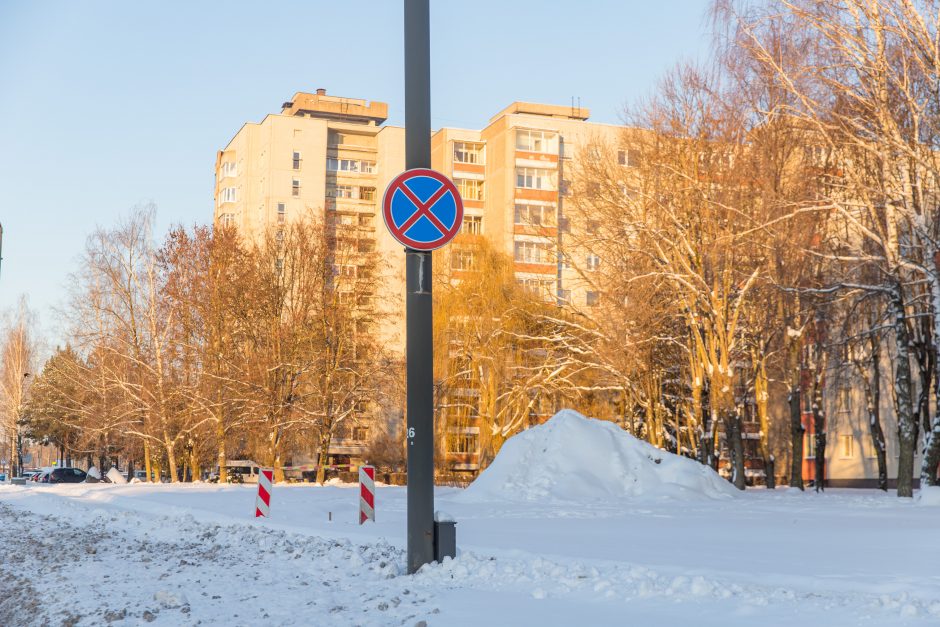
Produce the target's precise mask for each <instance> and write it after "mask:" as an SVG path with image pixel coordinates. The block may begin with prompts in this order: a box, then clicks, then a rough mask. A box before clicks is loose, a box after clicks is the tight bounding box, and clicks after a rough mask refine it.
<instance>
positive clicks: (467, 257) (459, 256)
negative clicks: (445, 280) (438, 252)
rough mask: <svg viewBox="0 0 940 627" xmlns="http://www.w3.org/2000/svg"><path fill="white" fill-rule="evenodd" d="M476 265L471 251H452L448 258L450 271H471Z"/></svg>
mask: <svg viewBox="0 0 940 627" xmlns="http://www.w3.org/2000/svg"><path fill="white" fill-rule="evenodd" d="M476 265H477V264H476V255H474V254H473V251H471V250H454V251H453V253H452V254H451V256H450V267H451V269H452V270H473V269H474V268H476Z"/></svg>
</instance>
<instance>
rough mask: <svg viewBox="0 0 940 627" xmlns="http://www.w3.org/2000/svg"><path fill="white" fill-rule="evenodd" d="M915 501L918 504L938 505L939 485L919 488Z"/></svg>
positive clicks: (939, 500) (939, 499)
mask: <svg viewBox="0 0 940 627" xmlns="http://www.w3.org/2000/svg"><path fill="white" fill-rule="evenodd" d="M917 502H918V504H920V505H927V506H940V486H937V485H928V486H924V487H923V488H921V489H920V494H918V495H917Z"/></svg>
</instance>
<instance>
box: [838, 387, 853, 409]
mask: <svg viewBox="0 0 940 627" xmlns="http://www.w3.org/2000/svg"><path fill="white" fill-rule="evenodd" d="M851 411H852V390H851V388H848V387H844V388H839V413H841V414H848V413H850V412H851Z"/></svg>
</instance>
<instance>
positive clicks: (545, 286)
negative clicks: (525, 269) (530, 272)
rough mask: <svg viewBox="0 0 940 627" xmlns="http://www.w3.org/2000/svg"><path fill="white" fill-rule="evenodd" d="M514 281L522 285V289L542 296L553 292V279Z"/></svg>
mask: <svg viewBox="0 0 940 627" xmlns="http://www.w3.org/2000/svg"><path fill="white" fill-rule="evenodd" d="M516 282H517V283H518V284H519V285H521V286H522V289H524V290H525V291H527V292H529V293H530V294H535V295H536V296H539V297H542V298H544V297H545V296H550V295H552V294H553V293H554V289H555V279H529V278H524V279H517V280H516Z"/></svg>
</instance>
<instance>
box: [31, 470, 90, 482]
mask: <svg viewBox="0 0 940 627" xmlns="http://www.w3.org/2000/svg"><path fill="white" fill-rule="evenodd" d="M86 476H87V475H86V474H85V471H84V470H81V469H80V468H53V469H52V470H46V471H44V472H43V473H42V475H41V476H40V477H39V479H38V481H39V483H81V482H82V481H84V480H85V477H86Z"/></svg>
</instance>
